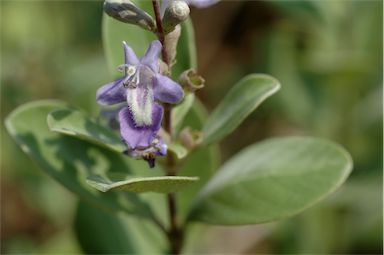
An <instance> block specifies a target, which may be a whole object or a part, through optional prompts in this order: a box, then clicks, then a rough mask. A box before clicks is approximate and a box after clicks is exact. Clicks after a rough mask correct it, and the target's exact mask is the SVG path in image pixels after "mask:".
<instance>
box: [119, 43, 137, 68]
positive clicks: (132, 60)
mask: <svg viewBox="0 0 384 255" xmlns="http://www.w3.org/2000/svg"><path fill="white" fill-rule="evenodd" d="M123 46H124V56H125V64H128V65H137V64H139V63H140V61H139V59H138V58H137V56H136V54H135V52H134V51H133V50H132V48H131V47H129V46H128V44H127V43H126V42H125V41H123Z"/></svg>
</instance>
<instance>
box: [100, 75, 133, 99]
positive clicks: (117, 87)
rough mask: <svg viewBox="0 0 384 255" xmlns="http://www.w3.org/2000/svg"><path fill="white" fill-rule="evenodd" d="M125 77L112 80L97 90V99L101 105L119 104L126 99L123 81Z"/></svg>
mask: <svg viewBox="0 0 384 255" xmlns="http://www.w3.org/2000/svg"><path fill="white" fill-rule="evenodd" d="M124 79H125V77H123V78H119V79H117V80H115V81H113V82H110V83H108V84H106V85H104V86H102V87H101V88H99V89H98V90H97V92H96V101H97V102H98V103H99V104H101V105H111V104H117V103H121V102H124V101H125V94H126V92H125V89H124V86H123V81H124Z"/></svg>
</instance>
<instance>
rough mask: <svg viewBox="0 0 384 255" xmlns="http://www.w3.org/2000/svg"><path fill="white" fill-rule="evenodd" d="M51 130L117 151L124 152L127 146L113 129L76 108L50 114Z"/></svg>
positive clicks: (49, 124)
mask: <svg viewBox="0 0 384 255" xmlns="http://www.w3.org/2000/svg"><path fill="white" fill-rule="evenodd" d="M47 122H48V127H49V129H50V130H51V131H54V132H58V133H61V134H65V135H69V136H74V137H78V138H80V139H84V140H86V141H89V142H92V143H94V144H97V145H101V146H104V147H106V148H109V149H111V150H113V151H116V152H120V153H121V152H123V151H124V150H126V146H125V145H124V143H123V142H122V141H121V139H120V138H119V137H118V136H117V135H116V134H115V133H114V132H113V131H112V130H111V129H108V128H106V127H104V126H101V125H100V124H98V123H97V122H96V121H95V120H93V119H91V118H90V117H88V116H87V115H86V114H85V113H83V112H81V111H79V110H76V109H69V108H64V109H62V108H61V109H57V110H54V111H52V112H50V113H49V114H48V117H47Z"/></svg>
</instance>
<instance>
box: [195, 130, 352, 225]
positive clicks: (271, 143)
mask: <svg viewBox="0 0 384 255" xmlns="http://www.w3.org/2000/svg"><path fill="white" fill-rule="evenodd" d="M351 169H352V160H351V158H350V156H349V154H348V152H346V151H345V150H344V149H343V148H342V147H340V146H339V145H337V144H334V143H332V142H329V141H326V140H322V139H317V138H310V137H287V138H275V139H270V140H266V141H264V142H261V143H259V144H255V145H251V146H249V147H248V148H246V149H244V150H243V151H241V152H240V153H238V154H237V155H236V156H234V157H233V158H232V159H231V160H229V162H227V163H225V164H224V166H223V167H221V169H220V170H219V171H218V172H217V174H216V175H215V176H214V177H213V178H212V179H211V180H210V181H209V182H208V184H207V185H206V186H205V187H204V189H203V190H202V191H201V192H200V193H199V195H198V197H197V199H196V200H195V202H194V207H193V210H192V213H191V214H190V217H189V219H190V220H194V221H202V222H207V223H212V224H220V225H242V224H257V223H263V222H269V221H273V220H278V219H282V218H285V217H289V216H292V215H294V214H297V213H299V212H300V211H302V210H304V209H306V208H307V207H309V206H311V205H313V204H315V203H317V202H318V201H320V200H321V199H323V198H324V197H326V196H327V195H329V194H330V193H332V192H333V191H335V190H336V189H337V188H338V187H339V186H340V185H341V184H342V183H343V182H344V181H345V180H346V178H347V177H348V175H349V173H350V171H351Z"/></svg>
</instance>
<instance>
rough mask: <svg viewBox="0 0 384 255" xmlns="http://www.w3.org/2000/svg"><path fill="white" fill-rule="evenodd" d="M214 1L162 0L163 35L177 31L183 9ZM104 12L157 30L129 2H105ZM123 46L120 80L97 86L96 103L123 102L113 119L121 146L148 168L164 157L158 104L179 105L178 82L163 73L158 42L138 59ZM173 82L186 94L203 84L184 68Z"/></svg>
mask: <svg viewBox="0 0 384 255" xmlns="http://www.w3.org/2000/svg"><path fill="white" fill-rule="evenodd" d="M217 1H218V0H213V1H212V0H187V1H182V0H163V1H162V5H161V11H160V12H161V18H162V26H163V29H164V30H163V32H164V33H165V34H172V33H173V32H174V31H177V30H178V29H180V27H179V26H178V25H179V24H180V23H181V22H183V21H184V20H185V19H187V18H188V16H189V12H190V10H189V6H188V5H195V6H197V7H206V6H209V5H211V4H213V3H215V2H217ZM104 10H105V12H106V13H107V14H108V15H109V16H111V17H113V18H115V19H117V20H119V21H122V22H125V23H130V24H135V25H138V26H140V27H141V28H144V29H146V30H149V31H152V32H154V33H157V32H158V31H157V27H156V23H155V21H154V19H153V18H152V17H151V16H150V15H149V14H148V13H146V12H145V11H143V10H142V9H140V8H139V7H137V6H136V5H135V4H134V3H133V2H132V1H131V0H106V1H105V3H104ZM178 33H180V32H179V31H178ZM163 43H166V41H165V42H163ZM123 48H124V59H125V63H124V64H122V65H120V66H119V67H118V70H119V71H121V72H122V73H123V75H122V77H120V78H118V79H117V80H115V81H113V82H111V83H108V84H106V85H104V86H102V87H101V88H99V89H98V90H97V92H96V100H97V102H98V103H99V104H101V105H113V104H123V106H122V107H120V108H119V111H118V113H117V116H116V117H117V120H118V123H119V129H120V134H121V138H122V140H123V141H124V143H125V144H126V145H127V150H126V151H125V154H127V155H129V156H131V157H134V158H141V159H144V160H146V161H147V162H148V163H149V165H150V167H153V166H154V165H155V159H156V157H158V156H165V155H166V154H167V145H166V144H165V142H164V139H163V138H162V137H161V136H160V134H159V131H160V129H161V122H162V119H163V115H164V108H163V106H162V103H167V104H177V103H179V102H180V101H181V100H182V99H183V97H184V91H183V89H182V86H180V84H179V83H177V82H175V81H173V80H172V79H171V78H170V77H168V76H166V75H164V71H163V70H162V68H161V64H163V62H162V61H161V60H160V55H161V54H160V53H161V51H162V49H163V45H162V44H161V43H160V41H158V40H155V41H153V42H152V43H151V44H150V45H149V47H148V50H147V51H146V53H145V55H144V56H143V57H142V58H138V57H137V56H136V54H135V52H134V51H133V49H132V48H131V47H130V46H129V45H128V44H127V43H126V42H123ZM171 48H172V47H171ZM173 55H175V54H173ZM168 68H169V67H168ZM179 81H180V83H181V84H182V85H183V87H185V88H186V89H188V90H189V91H194V90H196V89H198V88H200V87H202V86H203V84H204V80H203V79H202V78H201V77H199V76H198V75H196V73H195V72H194V71H192V70H187V71H186V72H185V73H184V74H183V75H182V76H181V78H180V79H179Z"/></svg>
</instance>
